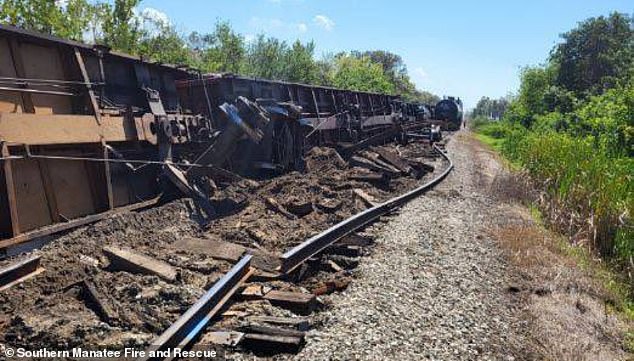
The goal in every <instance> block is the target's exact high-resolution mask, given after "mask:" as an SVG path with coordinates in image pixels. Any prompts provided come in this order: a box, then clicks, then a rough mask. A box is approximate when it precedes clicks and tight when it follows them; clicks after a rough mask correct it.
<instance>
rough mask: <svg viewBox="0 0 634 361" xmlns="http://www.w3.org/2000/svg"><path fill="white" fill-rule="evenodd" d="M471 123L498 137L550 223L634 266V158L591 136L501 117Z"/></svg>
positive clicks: (595, 248)
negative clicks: (537, 191) (535, 188)
mask: <svg viewBox="0 0 634 361" xmlns="http://www.w3.org/2000/svg"><path fill="white" fill-rule="evenodd" d="M476 128H477V129H476V131H478V132H480V133H482V134H485V135H487V136H489V137H493V138H497V139H501V141H502V145H501V147H500V149H501V151H502V153H503V155H505V156H506V157H507V158H509V159H510V160H511V161H513V162H515V163H519V164H520V165H521V166H522V167H523V168H524V169H526V171H528V173H529V174H530V175H531V176H532V178H533V180H534V181H535V182H536V183H537V184H538V185H539V186H540V187H539V188H541V189H542V190H543V191H544V195H545V197H543V199H541V203H542V208H543V211H544V213H545V216H546V220H547V221H548V222H549V224H550V225H551V226H554V228H556V229H557V230H559V231H560V232H562V233H564V234H567V235H568V236H569V237H570V238H571V239H572V240H573V241H574V242H585V243H587V244H588V245H589V246H590V248H591V249H594V250H596V251H597V252H599V253H600V254H601V255H603V256H605V257H607V258H610V259H617V260H618V261H620V262H618V263H619V264H621V265H624V266H626V267H627V268H630V272H631V271H633V270H634V230H633V227H634V225H633V224H632V216H633V215H634V158H631V157H627V156H615V155H614V152H610V151H608V150H607V149H606V148H605V147H601V146H597V142H596V141H595V139H594V138H593V137H592V136H587V137H575V136H572V135H570V134H568V133H560V132H556V131H529V130H527V129H525V128H524V127H521V126H513V125H511V124H509V123H506V122H496V123H487V124H480V125H479V126H478V127H476Z"/></svg>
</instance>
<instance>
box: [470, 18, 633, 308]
mask: <svg viewBox="0 0 634 361" xmlns="http://www.w3.org/2000/svg"><path fill="white" fill-rule="evenodd" d="M509 100H510V101H509V102H508V103H507V104H506V106H505V111H504V115H503V117H502V121H500V122H488V121H487V120H486V119H485V118H482V117H480V118H479V119H476V121H474V122H473V124H474V125H475V127H476V128H477V130H478V131H479V132H480V133H481V134H484V135H485V136H489V137H491V138H494V140H493V141H491V144H494V145H495V146H497V147H498V148H499V149H500V151H501V152H502V153H503V154H504V155H505V156H507V157H508V158H509V159H510V160H511V161H513V162H515V163H517V164H519V165H521V166H522V167H523V168H524V169H525V170H526V171H527V172H528V174H530V175H531V176H532V177H533V179H534V180H536V181H537V184H539V185H541V186H542V187H543V189H544V190H545V192H546V194H547V195H548V197H546V198H544V199H546V200H548V202H547V203H546V204H545V205H544V206H543V207H542V210H543V211H544V216H545V220H546V221H548V222H550V224H551V225H553V226H555V227H556V228H557V229H559V230H560V231H562V232H563V233H564V234H569V235H570V237H571V238H575V237H576V239H575V243H581V244H586V245H588V246H589V248H591V249H594V250H597V251H599V252H600V254H602V255H604V256H607V257H608V258H610V259H614V260H617V261H619V262H617V263H618V265H619V267H623V269H624V270H625V271H626V272H624V273H626V274H629V275H630V276H629V277H630V278H629V280H630V282H631V281H632V274H634V261H633V260H634V224H633V223H632V222H633V218H632V216H633V215H634V182H633V181H632V177H633V175H634V19H633V18H632V17H631V16H629V15H627V14H620V13H616V12H615V13H612V14H610V15H608V16H598V17H593V18H590V19H587V20H585V21H582V22H580V23H579V24H578V26H577V27H576V28H574V29H572V30H570V31H568V32H566V33H564V34H562V35H561V41H560V42H559V43H558V44H557V45H556V46H555V47H554V48H553V49H552V50H551V52H550V54H549V55H548V58H547V61H546V62H545V64H543V65H540V66H533V67H527V68H525V69H524V70H523V71H522V74H521V83H520V88H519V90H518V92H517V94H516V95H514V96H512V97H511V98H510V99H509ZM489 103H490V102H487V101H482V107H481V109H479V112H480V113H479V114H477V115H485V116H486V115H488V110H486V109H487V104H489ZM489 105H490V104H489ZM485 139H486V138H485ZM544 199H541V200H540V202H541V201H543V200H544ZM631 284H634V283H631ZM631 291H632V295H634V287H633V288H632V289H631Z"/></svg>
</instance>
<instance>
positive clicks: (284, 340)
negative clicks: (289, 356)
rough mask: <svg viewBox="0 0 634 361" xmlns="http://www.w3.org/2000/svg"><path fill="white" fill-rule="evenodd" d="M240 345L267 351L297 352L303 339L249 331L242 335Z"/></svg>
mask: <svg viewBox="0 0 634 361" xmlns="http://www.w3.org/2000/svg"><path fill="white" fill-rule="evenodd" d="M240 345H241V346H243V347H246V348H248V349H252V350H258V351H259V352H265V353H280V352H282V353H296V352H298V351H299V349H300V348H301V346H302V339H301V338H299V337H290V336H278V335H263V334H258V333H247V334H245V335H244V337H242V342H241V343H240Z"/></svg>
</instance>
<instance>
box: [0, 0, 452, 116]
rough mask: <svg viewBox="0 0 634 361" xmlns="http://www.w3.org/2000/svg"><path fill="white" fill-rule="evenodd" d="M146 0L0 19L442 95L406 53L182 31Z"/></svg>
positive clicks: (23, 4) (338, 81)
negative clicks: (419, 84)
mask: <svg viewBox="0 0 634 361" xmlns="http://www.w3.org/2000/svg"><path fill="white" fill-rule="evenodd" d="M141 1H142V0H114V1H107V0H67V1H54V0H4V1H0V22H3V23H9V24H13V25H17V26H20V27H23V28H26V29H32V30H36V31H39V32H44V33H49V34H53V35H56V36H60V37H62V38H67V39H73V40H80V41H81V40H83V41H87V42H93V43H101V44H104V45H107V46H109V47H111V48H112V49H114V50H118V51H122V52H125V53H129V54H136V55H141V56H143V57H144V58H147V59H151V60H154V61H159V62H162V63H168V64H178V65H188V66H190V67H192V68H195V69H199V70H201V71H202V72H204V73H208V72H230V73H235V74H241V75H246V76H254V77H260V78H266V79H275V80H285V81H291V82H299V83H308V84H317V85H326V86H336V87H340V88H345V89H351V90H362V91H373V92H383V93H393V94H400V95H402V96H403V98H404V99H406V100H408V101H420V102H425V103H435V102H437V101H438V100H439V97H438V96H436V95H434V94H431V93H429V92H425V91H421V90H418V89H416V87H415V86H414V84H413V83H412V81H411V79H410V77H409V75H408V73H407V68H406V67H405V65H404V63H403V59H402V58H401V57H400V56H399V55H397V54H393V53H390V52H387V51H382V50H372V51H352V52H342V53H338V54H334V55H327V56H324V57H323V58H322V59H319V60H318V59H316V58H315V43H314V42H312V41H311V42H307V43H302V42H300V41H295V42H293V43H292V44H289V43H287V42H285V41H281V40H279V39H276V38H272V37H266V36H264V35H259V36H258V37H256V39H254V40H253V41H246V39H245V38H244V37H243V36H242V35H240V34H238V33H236V32H235V31H234V30H233V29H232V28H231V26H230V24H229V23H227V22H223V21H218V22H217V23H216V26H215V29H214V31H213V32H211V33H209V34H201V33H198V32H193V33H191V34H188V35H184V34H179V33H178V32H177V31H176V29H175V27H174V25H172V24H170V23H169V21H168V20H167V19H164V18H162V17H161V16H157V14H153V13H152V12H151V11H140V10H139V6H140V4H141Z"/></svg>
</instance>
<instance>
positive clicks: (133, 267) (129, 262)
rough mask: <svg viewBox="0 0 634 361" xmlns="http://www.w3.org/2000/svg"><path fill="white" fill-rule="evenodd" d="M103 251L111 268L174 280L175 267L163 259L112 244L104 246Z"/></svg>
mask: <svg viewBox="0 0 634 361" xmlns="http://www.w3.org/2000/svg"><path fill="white" fill-rule="evenodd" d="M103 252H104V253H105V254H106V256H107V257H108V258H109V259H110V266H111V267H112V268H113V269H120V270H123V271H128V272H131V273H145V274H152V275H156V276H158V277H161V278H162V279H164V280H167V281H170V282H172V281H175V280H176V269H174V268H173V267H172V266H170V265H169V264H167V263H165V262H163V261H159V260H157V259H154V258H151V257H148V256H145V255H142V254H140V253H136V252H133V251H130V250H125V249H121V248H117V247H112V246H107V247H104V248H103Z"/></svg>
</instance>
